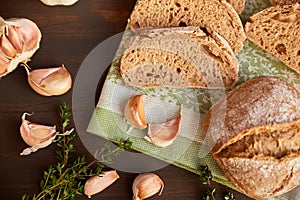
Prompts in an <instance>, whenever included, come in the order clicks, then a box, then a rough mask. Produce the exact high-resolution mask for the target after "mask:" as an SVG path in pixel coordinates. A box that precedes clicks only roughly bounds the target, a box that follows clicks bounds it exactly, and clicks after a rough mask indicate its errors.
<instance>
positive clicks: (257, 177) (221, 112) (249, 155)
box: [203, 77, 300, 199]
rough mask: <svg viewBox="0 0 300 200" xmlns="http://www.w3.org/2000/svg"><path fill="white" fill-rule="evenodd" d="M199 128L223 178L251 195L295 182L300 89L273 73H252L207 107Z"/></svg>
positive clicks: (299, 157) (299, 180)
mask: <svg viewBox="0 0 300 200" xmlns="http://www.w3.org/2000/svg"><path fill="white" fill-rule="evenodd" d="M203 130H204V133H205V134H206V140H207V144H208V145H209V147H210V148H211V149H212V150H211V152H212V154H213V156H214V158H215V160H216V161H217V163H218V164H219V166H220V167H221V169H222V171H223V172H224V175H225V176H226V177H227V178H228V180H229V181H230V182H231V183H232V184H233V185H234V186H235V187H236V188H237V189H238V190H239V191H241V192H243V193H245V194H246V195H248V196H249V197H252V198H254V199H264V198H269V197H272V196H277V195H280V194H283V193H285V192H287V191H289V190H291V189H293V188H295V187H296V186H297V185H299V184H300V93H299V92H298V91H297V90H296V89H295V88H293V87H292V86H291V85H289V84H288V83H287V82H285V81H283V80H281V79H279V78H276V77H259V78H255V79H252V80H250V81H248V82H246V83H244V84H242V85H240V86H238V87H237V88H235V89H233V90H232V91H231V92H229V93H228V94H227V95H226V96H225V97H224V98H223V99H221V100H220V101H219V102H218V103H217V104H215V105H213V107H212V108H211V109H210V110H209V112H208V113H207V115H206V117H205V119H204V124H203Z"/></svg>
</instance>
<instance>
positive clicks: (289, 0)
mask: <svg viewBox="0 0 300 200" xmlns="http://www.w3.org/2000/svg"><path fill="white" fill-rule="evenodd" d="M297 2H299V0H270V3H271V4H272V5H273V6H275V5H286V4H293V3H297Z"/></svg>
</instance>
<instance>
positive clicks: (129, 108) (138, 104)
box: [125, 94, 147, 129]
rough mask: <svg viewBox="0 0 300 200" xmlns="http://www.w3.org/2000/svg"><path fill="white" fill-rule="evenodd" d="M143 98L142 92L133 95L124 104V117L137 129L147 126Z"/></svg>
mask: <svg viewBox="0 0 300 200" xmlns="http://www.w3.org/2000/svg"><path fill="white" fill-rule="evenodd" d="M143 98H144V95H142V94H140V95H136V96H133V97H131V98H130V99H129V101H128V102H127V104H126V106H125V119H126V120H127V121H128V122H129V123H130V124H131V125H133V126H135V127H136V128H138V129H145V128H147V122H146V118H145V111H144V102H143Z"/></svg>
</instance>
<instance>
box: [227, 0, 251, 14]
mask: <svg viewBox="0 0 300 200" xmlns="http://www.w3.org/2000/svg"><path fill="white" fill-rule="evenodd" d="M226 1H227V2H228V3H230V4H231V5H232V7H233V8H234V10H235V11H236V12H237V13H238V14H241V13H242V12H243V10H244V8H245V2H246V0H239V1H237V0H226Z"/></svg>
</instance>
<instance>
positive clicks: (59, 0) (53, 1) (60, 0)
mask: <svg viewBox="0 0 300 200" xmlns="http://www.w3.org/2000/svg"><path fill="white" fill-rule="evenodd" d="M77 1H78V0H41V2H43V3H44V4H46V5H48V6H57V5H63V6H71V5H73V4H75V3H76V2H77Z"/></svg>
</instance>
